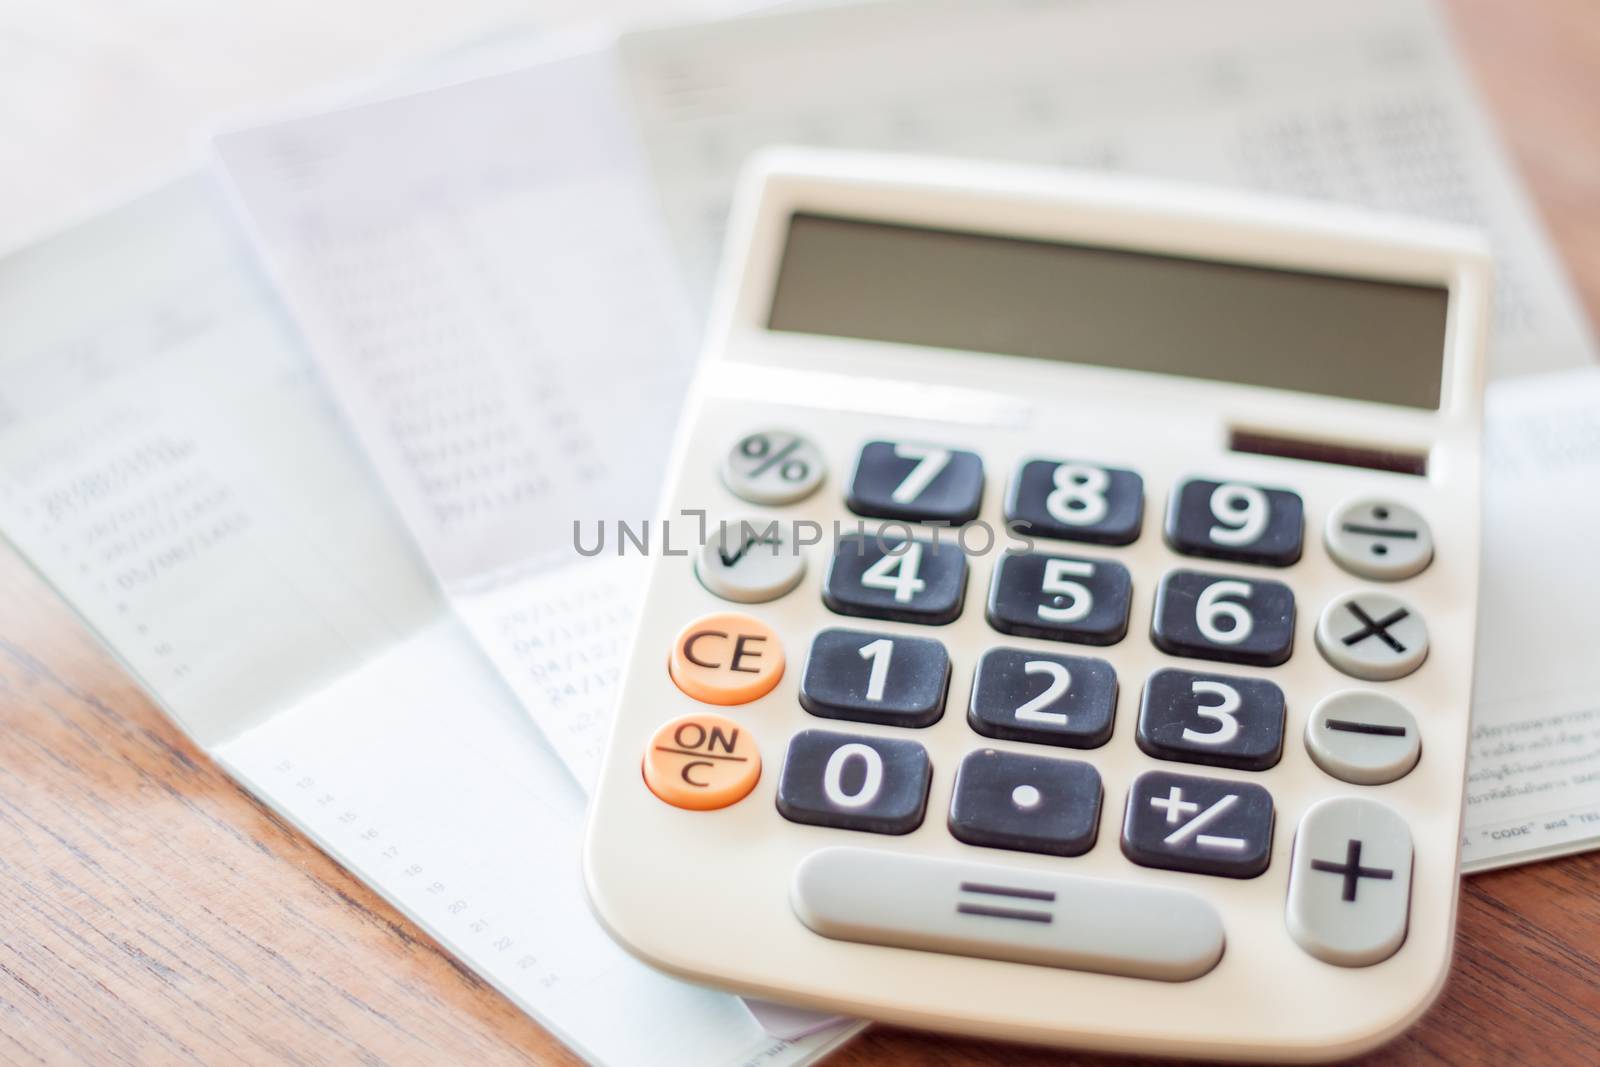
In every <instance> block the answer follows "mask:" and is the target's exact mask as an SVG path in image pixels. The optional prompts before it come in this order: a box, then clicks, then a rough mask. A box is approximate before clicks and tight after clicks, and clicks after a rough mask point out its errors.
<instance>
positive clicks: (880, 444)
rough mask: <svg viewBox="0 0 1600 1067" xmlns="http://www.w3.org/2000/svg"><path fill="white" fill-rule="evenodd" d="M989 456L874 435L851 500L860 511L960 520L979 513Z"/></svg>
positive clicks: (863, 454) (871, 514) (859, 467)
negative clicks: (985, 466) (984, 464)
mask: <svg viewBox="0 0 1600 1067" xmlns="http://www.w3.org/2000/svg"><path fill="white" fill-rule="evenodd" d="M982 500H983V460H981V459H979V458H978V454H977V453H976V452H966V451H963V450H961V449H959V448H946V447H944V446H943V445H932V444H920V443H913V442H909V441H869V442H867V443H866V444H865V445H863V446H862V448H861V454H860V455H859V456H858V457H857V458H856V469H855V473H854V474H853V475H851V477H850V489H849V491H848V492H847V494H846V496H845V506H846V507H848V508H849V509H850V510H851V511H853V512H855V513H856V514H857V515H865V516H867V517H869V518H877V519H903V520H905V521H907V522H940V523H949V524H951V525H952V526H959V525H961V524H962V523H966V522H971V521H972V520H973V519H976V518H977V517H978V507H979V504H980V503H981V502H982Z"/></svg>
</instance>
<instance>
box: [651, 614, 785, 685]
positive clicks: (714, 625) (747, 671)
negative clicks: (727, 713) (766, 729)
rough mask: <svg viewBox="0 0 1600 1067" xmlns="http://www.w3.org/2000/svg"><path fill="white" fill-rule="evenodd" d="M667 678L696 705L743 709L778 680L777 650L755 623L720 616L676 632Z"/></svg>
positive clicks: (779, 650)
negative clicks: (715, 705)
mask: <svg viewBox="0 0 1600 1067" xmlns="http://www.w3.org/2000/svg"><path fill="white" fill-rule="evenodd" d="M667 672H668V673H669V674H671V675H672V680H673V681H674V682H676V683H677V684H678V688H679V689H682V690H683V691H684V692H685V693H688V694H689V695H690V696H692V697H694V698H695V699H696V700H703V701H705V702H706V703H707V704H724V705H726V704H748V703H749V702H750V701H752V700H755V699H757V698H758V697H764V696H766V695H767V694H768V693H770V692H772V687H773V686H775V685H777V684H778V679H780V678H782V677H783V645H782V643H781V642H779V640H778V635H777V634H776V633H774V632H773V631H772V627H770V626H768V625H767V624H766V623H764V622H762V621H761V620H760V619H755V618H751V617H750V616H749V615H742V614H740V613H739V612H736V611H722V612H718V613H717V614H715V615H707V616H705V617H703V618H699V619H696V620H695V621H694V622H691V623H690V624H689V625H688V626H685V627H684V628H683V629H682V630H681V631H679V633H678V638H677V640H676V641H674V642H673V643H672V656H671V658H670V659H669V660H668V662H667Z"/></svg>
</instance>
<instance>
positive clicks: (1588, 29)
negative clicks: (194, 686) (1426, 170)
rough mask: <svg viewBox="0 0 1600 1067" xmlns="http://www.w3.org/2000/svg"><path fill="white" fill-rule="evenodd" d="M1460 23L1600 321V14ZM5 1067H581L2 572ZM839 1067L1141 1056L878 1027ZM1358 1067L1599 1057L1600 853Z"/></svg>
mask: <svg viewBox="0 0 1600 1067" xmlns="http://www.w3.org/2000/svg"><path fill="white" fill-rule="evenodd" d="M1447 8H1448V10H1449V11H1450V13H1451V16H1452V19H1453V21H1454V23H1455V24H1456V26H1457V29H1458V31H1459V36H1460V38H1461V42H1462V46H1463V49H1464V51H1465V52H1466V54H1467V57H1468V60H1469V64H1470V65H1471V67H1472V69H1473V72H1474V74H1475V76H1476V77H1477V78H1478V79H1479V81H1480V83H1481V85H1482V87H1483V90H1484V95H1485V96H1486V98H1487V100H1488V102H1489V104H1490V107H1491V109H1492V110H1493V111H1494V112H1495V113H1496V114H1497V116H1498V119H1499V121H1500V126H1501V130H1502V131H1503V135H1504V137H1505V140H1506V143H1507V144H1508V146H1509V148H1510V149H1511V150H1512V152H1513V153H1514V154H1515V156H1516V158H1517V160H1518V162H1519V164H1520V165H1521V167H1522V169H1523V171H1524V173H1525V175H1526V177H1527V180H1528V184H1529V186H1530V188H1531V189H1532V191H1533V193H1534V194H1535V198H1536V199H1537V201H1538V202H1539V204H1540V206H1541V208H1542V210H1543V212H1544V214H1545V217H1546V219H1547V221H1548V222H1549V224H1550V228H1551V231H1552V233H1553V235H1554V237H1555V239H1556V243H1557V244H1558V246H1559V247H1560V249H1561V251H1562V254H1563V255H1564V257H1565V258H1566V260H1567V262H1568V264H1569V265H1570V267H1571V269H1572V271H1573V274H1574V277H1575V280H1576V282H1577V285H1578V287H1579V289H1580V291H1581V293H1582V296H1583V298H1584V301H1585V303H1586V305H1587V306H1588V308H1589V311H1590V314H1591V318H1593V317H1594V316H1595V313H1596V312H1597V310H1600V76H1597V72H1600V7H1597V6H1596V4H1595V3H1594V0H1539V2H1537V3H1534V2H1524V3H1517V4H1508V3H1504V2H1500V0H1455V2H1453V3H1450V4H1448V5H1447ZM0 1062H3V1063H19V1064H46V1063H50V1064H54V1063H92V1064H124V1063H141V1064H144V1063H149V1064H158V1063H159V1064H168V1063H174V1064H178V1063H203V1064H233V1063H249V1064H254V1063H289V1064H300V1063H306V1064H313V1063H346V1062H358V1063H367V1064H389V1063H393V1064H434V1063H468V1062H470V1063H473V1064H475V1065H482V1067H489V1065H498V1064H530V1063H538V1064H571V1063H575V1062H576V1061H575V1060H574V1059H573V1058H572V1057H571V1055H570V1054H568V1053H567V1052H566V1051H565V1050H563V1049H562V1048H561V1046H560V1045H559V1044H557V1043H556V1042H555V1041H554V1040H553V1039H552V1038H550V1037H549V1036H548V1035H547V1034H545V1033H544V1032H543V1031H542V1030H540V1028H539V1027H538V1026H537V1025H535V1024H534V1023H533V1022H532V1021H530V1020H529V1019H528V1018H527V1017H526V1016H524V1015H522V1014H521V1013H520V1012H518V1011H517V1010H516V1009H515V1008H513V1007H512V1006H511V1005H510V1004H509V1003H508V1002H507V1001H505V1000H504V999H503V998H502V997H500V996H499V995H498V994H497V993H495V992H494V991H493V990H492V989H489V988H488V987H487V986H485V985H484V984H483V983H482V982H480V981H479V980H478V979H477V978H476V977H474V976H473V975H472V974H471V973H470V972H468V971H466V970H465V969H464V968H462V967H461V966H459V965H458V964H456V963H455V962H454V961H453V960H452V959H451V958H450V957H449V956H447V955H445V954H444V953H443V952H441V951H440V950H439V948H438V947H437V946H436V945H434V944H433V943H432V942H431V941H430V940H428V939H427V938H426V937H425V936H423V935H422V934H421V933H419V932H418V931H417V930H416V929H415V928H413V927H412V926H411V925H410V923H409V922H407V921H406V920H405V919H403V918H402V917H401V916H400V915H398V914H397V913H396V912H395V911H394V910H393V909H392V908H390V907H389V906H388V905H387V904H385V903H384V902H383V901H382V900H381V899H379V898H378V897H377V895H376V894H374V893H373V892H372V891H371V890H369V889H367V888H366V887H365V886H363V885H361V884H360V883H359V882H357V881H356V880H355V879H354V878H353V877H351V876H350V875H349V874H347V873H346V872H345V871H344V870H343V869H341V868H340V867H339V866H338V865H336V864H335V863H333V862H332V861H331V860H329V859H328V858H327V857H326V856H324V855H322V853H320V852H319V851H317V849H316V848H315V847H313V846H312V845H311V844H309V843H308V842H307V841H306V840H305V839H303V838H302V837H300V836H299V835H298V834H297V833H295V832H294V831H293V830H291V829H289V828H288V827H286V826H285V825H284V824H283V823H282V822H280V821H279V820H278V819H277V818H276V817H274V816H273V815H272V814H270V813H269V812H267V811H266V810H265V809H263V808H262V807H261V806H260V805H258V804H256V803H255V802H254V801H252V800H251V799H250V797H249V796H248V795H246V794H245V793H243V792H242V791H241V790H239V789H237V788H236V787H235V786H233V785H232V784H231V783H230V782H229V781H228V780H227V779H226V778H225V777H224V776H223V775H222V774H221V773H220V772H219V771H218V770H217V769H216V768H215V767H214V766H212V765H211V763H210V762H209V761H208V760H207V759H206V758H205V757H204V756H203V755H202V754H201V753H200V752H199V751H198V750H197V749H195V747H194V746H193V745H191V744H190V743H189V742H188V741H187V740H186V739H184V738H183V736H182V735H181V734H179V733H178V731H177V730H176V729H175V728H174V727H173V726H172V725H171V724H170V723H168V722H167V720H166V719H165V718H163V717H162V715H161V714H160V712H159V711H158V710H157V709H156V708H155V707H154V706H153V705H152V704H151V702H150V701H149V700H148V698H146V697H145V696H144V695H143V694H142V693H141V692H140V691H139V689H138V688H137V687H136V686H135V685H134V684H133V683H132V682H131V681H130V680H129V679H128V677H127V675H126V674H125V673H124V672H123V671H122V670H121V668H120V667H119V666H118V665H117V664H116V663H115V662H114V661H113V660H112V659H111V658H110V657H109V656H108V655H107V654H106V653H105V652H104V651H103V650H102V649H101V648H100V647H99V646H98V645H97V644H96V643H95V642H94V640H93V639H92V638H91V637H89V636H88V635H87V634H86V633H85V632H84V631H83V629H82V628H81V626H80V625H79V624H78V622H77V620H76V619H75V618H74V617H73V616H72V615H71V613H70V612H69V611H68V610H67V609H66V608H64V607H63V606H62V605H61V604H60V603H59V602H58V601H57V600H56V599H55V597H54V595H53V594H51V593H50V592H49V590H48V589H47V588H46V587H45V586H44V585H43V584H42V583H41V582H40V581H39V580H38V579H37V577H36V576H34V575H33V574H32V572H31V571H29V570H28V568H27V567H26V566H25V565H24V564H23V563H22V562H21V561H20V560H18V559H17V558H16V556H15V555H14V554H12V553H10V552H9V550H6V551H3V552H0ZM832 1062H833V1064H835V1065H836V1067H866V1065H869V1064H901V1063H919V1064H935V1065H939V1064H946V1065H956V1064H962V1065H968V1067H999V1065H1002V1064H1004V1065H1006V1067H1029V1065H1042V1064H1063V1063H1078V1064H1098V1063H1105V1064H1111V1063H1119V1064H1128V1063H1129V1062H1131V1061H1128V1060H1110V1059H1102V1058H1095V1057H1081V1056H1073V1055H1071V1054H1068V1053H1061V1052H1051V1051H1046V1050H1039V1049H1026V1048H1017V1047H1012V1046H1004V1045H997V1044H992V1043H985V1042H974V1041H963V1040H956V1039H950V1038H943V1037H935V1036H931V1035H925V1034H916V1033H910V1032H906V1031H900V1030H894V1029H890V1028H879V1029H876V1030H874V1031H872V1032H870V1033H869V1034H868V1035H867V1036H865V1037H863V1038H862V1039H860V1040H858V1041H857V1042H856V1043H855V1044H853V1045H852V1046H850V1047H848V1048H847V1049H845V1050H844V1051H843V1052H841V1053H839V1054H838V1055H837V1056H836V1057H835V1058H834V1060H833V1061H832ZM1361 1062H1363V1063H1370V1064H1495V1065H1499V1064H1506V1063H1528V1064H1557V1065H1560V1064H1572V1065H1575V1067H1576V1065H1582V1067H1592V1065H1593V1064H1595V1063H1596V1062H1600V855H1589V856H1583V857H1574V858H1570V859H1566V860H1561V861H1557V862H1554V863H1547V864H1541V865H1538V866H1534V867H1528V868H1522V869H1518V870H1512V871H1505V872H1500V873H1495V874H1489V875H1483V876H1479V877H1477V878H1474V879H1472V880H1470V881H1468V882H1467V884H1466V886H1465V889H1464V891H1463V899H1462V909H1461V932H1460V936H1459V940H1458V945H1457V957H1456V967H1455V970H1454V973H1453V976H1452V978H1451V981H1450V984H1449V986H1448V987H1447V989H1446V991H1445V995H1444V997H1443V998H1442V999H1441V1001H1440V1003H1439V1004H1438V1006H1437V1007H1435V1009H1434V1010H1433V1011H1432V1012H1430V1013H1429V1015H1428V1016H1427V1017H1426V1018H1425V1019H1424V1020H1423V1022H1422V1023H1421V1024H1420V1025H1419V1026H1417V1027H1416V1028H1414V1029H1413V1030H1412V1031H1411V1032H1410V1033H1408V1034H1407V1035H1405V1036H1404V1037H1403V1038H1401V1039H1400V1040H1399V1041H1397V1042H1395V1043H1393V1044H1391V1045H1390V1046H1388V1047H1387V1048H1385V1049H1383V1050H1381V1051H1379V1052H1378V1053H1376V1054H1374V1055H1372V1056H1370V1057H1367V1058H1366V1059H1365V1060H1363V1061H1361Z"/></svg>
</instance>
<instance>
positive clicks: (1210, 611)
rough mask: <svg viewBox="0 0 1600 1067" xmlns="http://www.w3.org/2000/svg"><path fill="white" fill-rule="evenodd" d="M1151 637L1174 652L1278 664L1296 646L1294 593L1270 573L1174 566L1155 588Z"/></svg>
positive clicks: (1228, 660)
mask: <svg viewBox="0 0 1600 1067" xmlns="http://www.w3.org/2000/svg"><path fill="white" fill-rule="evenodd" d="M1150 640H1151V641H1153V642H1154V643H1155V646H1156V647H1157V648H1159V649H1160V650H1161V651H1163V652H1165V653H1167V654H1169V655H1173V656H1191V657H1194V658H1196V659H1209V660H1219V661H1221V662H1224V663H1247V664H1249V665H1251V666H1253V667H1276V666H1277V665H1278V664H1280V663H1283V662H1284V661H1286V660H1287V659H1288V658H1289V654H1290V653H1291V652H1292V651H1293V649H1294V593H1293V592H1292V591H1291V590H1290V589H1289V587H1288V586H1287V585H1284V584H1283V583H1282V582H1275V581H1272V580H1271V579H1267V578H1249V579H1245V578H1235V577H1231V576H1229V575H1224V574H1204V573H1202V572H1200V571H1171V572H1169V573H1168V574H1167V575H1166V576H1164V577H1163V578H1162V579H1161V586H1160V588H1159V589H1157V590H1156V610H1155V616H1154V618H1153V619H1152V620H1151V624H1150Z"/></svg>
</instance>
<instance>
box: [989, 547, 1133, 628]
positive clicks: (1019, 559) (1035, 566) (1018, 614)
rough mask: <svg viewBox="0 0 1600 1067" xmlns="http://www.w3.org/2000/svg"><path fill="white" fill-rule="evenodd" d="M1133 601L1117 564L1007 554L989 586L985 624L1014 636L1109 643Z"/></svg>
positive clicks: (1129, 583) (1125, 622)
mask: <svg viewBox="0 0 1600 1067" xmlns="http://www.w3.org/2000/svg"><path fill="white" fill-rule="evenodd" d="M1132 601H1133V579H1132V577H1131V576H1130V575H1129V574H1128V568H1126V567H1124V566H1123V565H1122V564H1120V563H1116V562H1113V561H1111V560H1103V559H1100V560H1090V559H1079V558H1076V557H1072V556H1056V555H1048V554H1045V553H1043V552H1008V553H1006V554H1005V555H1004V556H1002V557H1000V562H999V563H998V564H997V565H996V567H995V569H994V581H993V583H992V584H991V585H990V587H989V607H988V616H989V625H990V626H993V627H994V628H995V629H996V630H999V631H1000V632H1001V633H1004V634H1015V635H1016V636H1018V637H1037V638H1042V639H1044V640H1047V641H1070V642H1073V643H1075V644H1080V645H1112V644H1116V643H1117V642H1118V641H1120V640H1122V638H1123V636H1124V635H1126V634H1127V632H1128V611H1129V608H1130V606H1131V604H1132Z"/></svg>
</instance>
